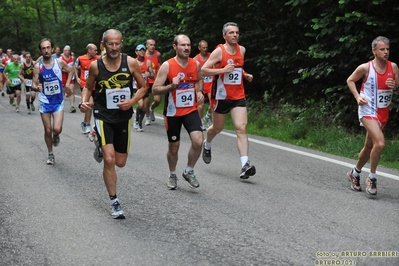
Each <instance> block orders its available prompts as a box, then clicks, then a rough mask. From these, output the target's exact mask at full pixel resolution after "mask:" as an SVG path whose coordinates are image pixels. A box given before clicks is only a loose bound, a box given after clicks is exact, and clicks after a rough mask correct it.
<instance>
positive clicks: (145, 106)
mask: <svg viewBox="0 0 399 266" xmlns="http://www.w3.org/2000/svg"><path fill="white" fill-rule="evenodd" d="M150 100H151V99H150V96H148V97H146V98H143V107H142V108H141V111H142V112H144V114H145V117H146V118H145V123H144V124H145V125H146V126H149V125H151V118H150V111H149V110H150V109H149V108H148V107H149V106H150Z"/></svg>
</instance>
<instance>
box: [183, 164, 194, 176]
mask: <svg viewBox="0 0 399 266" xmlns="http://www.w3.org/2000/svg"><path fill="white" fill-rule="evenodd" d="M193 170H194V168H191V167H190V166H186V170H184V173H186V174H187V173H188V172H190V171H193Z"/></svg>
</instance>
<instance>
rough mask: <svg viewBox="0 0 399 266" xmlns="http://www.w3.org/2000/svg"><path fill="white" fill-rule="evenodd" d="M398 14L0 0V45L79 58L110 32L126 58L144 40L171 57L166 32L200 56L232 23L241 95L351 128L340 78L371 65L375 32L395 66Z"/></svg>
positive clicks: (246, 5)
mask: <svg viewBox="0 0 399 266" xmlns="http://www.w3.org/2000/svg"><path fill="white" fill-rule="evenodd" d="M387 7H389V8H387ZM398 10H399V5H397V3H396V2H395V1H393V0H378V1H377V0H373V1H360V0H336V1H327V0H321V1H316V2H314V1H313V2H311V1H308V0H286V1H270V0H240V1H238V0H228V1H227V0H220V1H217V2H215V1H211V0H202V1H199V0H191V1H189V0H180V1H166V0H137V1H134V2H131V1H128V0H115V1H112V3H111V2H110V1H105V0H96V1H93V0H68V1H66V0H58V1H55V0H40V1H39V0H4V1H3V2H2V5H0V12H1V14H2V21H3V22H6V25H7V26H6V27H1V29H0V45H1V46H2V47H3V48H5V49H6V48H8V47H10V48H12V49H14V50H15V51H16V52H18V51H20V49H21V48H26V49H28V50H31V52H33V53H34V54H35V53H37V52H38V51H37V43H38V41H39V40H40V39H42V38H43V37H47V38H51V39H52V40H53V41H54V42H55V44H56V45H59V46H64V45H66V44H69V45H70V46H71V47H72V50H73V51H74V52H75V53H76V54H82V53H84V52H85V47H86V45H87V43H95V44H97V45H99V43H100V41H101V37H102V33H103V32H104V31H105V30H107V29H109V28H116V29H119V30H120V31H121V32H122V33H123V36H124V48H123V51H124V52H126V53H128V54H129V55H133V56H134V55H135V51H134V49H135V47H136V45H137V44H139V43H145V41H146V40H147V39H149V38H152V39H155V40H156V42H157V49H158V50H159V51H161V53H162V55H163V58H164V59H168V58H170V57H172V56H174V54H175V52H174V50H173V48H172V42H173V38H174V36H175V35H177V34H180V33H183V34H187V35H188V36H189V37H190V38H191V41H192V53H191V55H192V56H194V55H195V54H196V53H198V50H197V43H198V42H199V41H200V40H202V39H205V40H207V41H208V44H209V49H210V51H212V50H213V49H214V47H216V45H217V44H219V43H223V42H224V39H223V38H222V31H221V30H222V26H223V24H224V23H226V22H228V21H235V22H237V23H238V24H239V26H240V44H242V45H244V46H245V47H246V55H245V59H246V61H245V70H246V71H247V72H249V73H252V74H253V75H254V81H253V82H252V83H247V84H246V88H247V95H248V98H252V99H263V101H261V102H260V104H261V105H262V106H265V107H269V106H270V107H271V108H272V109H273V110H274V111H275V110H278V109H280V108H282V106H285V105H286V104H288V105H289V106H291V107H292V108H295V109H297V110H296V111H295V112H293V113H291V114H294V113H298V116H299V118H298V119H307V118H306V117H307V116H311V115H310V114H309V113H307V112H306V109H310V110H313V109H314V106H319V107H320V108H324V109H323V114H325V115H326V116H327V120H326V121H328V122H329V123H333V124H336V125H337V126H345V127H349V128H352V127H354V128H356V129H357V128H358V122H357V114H356V102H355V100H354V99H353V96H352V95H351V93H350V92H349V90H348V89H347V86H346V78H347V77H348V76H349V75H350V74H351V73H352V72H353V70H354V69H355V68H356V67H357V66H358V65H359V64H361V63H363V62H366V61H368V60H369V59H370V58H371V56H372V53H371V47H370V44H371V41H372V40H373V39H374V38H375V37H376V36H377V35H385V36H387V37H389V38H390V39H391V43H392V48H391V60H392V61H394V62H398V61H399V60H398V59H399V56H398V53H395V51H396V49H395V48H394V47H395V46H397V43H398V41H399V37H398V36H399V34H398V31H399V29H398V27H397V25H396V24H397V23H396V14H397V11H398ZM382 14H383V15H382ZM34 56H35V55H34ZM359 85H360V84H359ZM398 102H399V101H398ZM318 103H320V105H316V104H318ZM398 107H399V105H398V104H397V103H394V104H393V109H392V114H391V115H392V119H391V121H392V123H390V124H389V125H388V128H387V130H388V131H394V130H395V129H394V128H397V127H398V126H399V125H398V124H397V123H399V122H396V121H399V119H397V118H399V112H398ZM258 115H259V117H262V115H265V116H267V115H268V114H258ZM285 115H286V114H285ZM256 121H259V120H256ZM257 123H258V124H256V125H255V126H256V128H259V129H260V128H261V124H260V122H257ZM298 131H299V130H298Z"/></svg>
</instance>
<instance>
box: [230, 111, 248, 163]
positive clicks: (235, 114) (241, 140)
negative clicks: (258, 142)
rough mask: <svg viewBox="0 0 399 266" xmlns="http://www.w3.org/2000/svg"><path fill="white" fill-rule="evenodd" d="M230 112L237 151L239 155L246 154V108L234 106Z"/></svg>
mask: <svg viewBox="0 0 399 266" xmlns="http://www.w3.org/2000/svg"><path fill="white" fill-rule="evenodd" d="M230 114H231V120H232V122H233V126H234V129H235V131H236V135H237V147H238V152H239V153H240V156H248V146H249V145H248V135H247V119H248V118H247V108H246V107H235V108H233V109H231V112H230Z"/></svg>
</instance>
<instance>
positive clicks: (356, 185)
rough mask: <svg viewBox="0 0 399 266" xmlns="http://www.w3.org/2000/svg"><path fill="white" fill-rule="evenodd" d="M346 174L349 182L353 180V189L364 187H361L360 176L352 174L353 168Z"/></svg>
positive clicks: (359, 189) (357, 189)
mask: <svg viewBox="0 0 399 266" xmlns="http://www.w3.org/2000/svg"><path fill="white" fill-rule="evenodd" d="M346 176H347V177H348V180H349V182H351V189H352V190H353V191H362V188H361V187H360V177H359V176H358V177H354V176H353V174H352V170H350V171H349V172H348V173H346Z"/></svg>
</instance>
